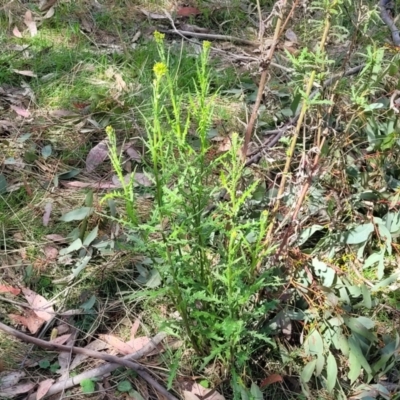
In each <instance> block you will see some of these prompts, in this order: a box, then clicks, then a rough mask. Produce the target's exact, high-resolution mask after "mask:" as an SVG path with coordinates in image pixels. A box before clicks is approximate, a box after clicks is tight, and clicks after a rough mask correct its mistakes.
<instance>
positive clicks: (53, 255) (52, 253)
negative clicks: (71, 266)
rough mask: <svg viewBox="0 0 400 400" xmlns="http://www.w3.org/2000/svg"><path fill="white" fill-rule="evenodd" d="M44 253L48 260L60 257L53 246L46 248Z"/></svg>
mask: <svg viewBox="0 0 400 400" xmlns="http://www.w3.org/2000/svg"><path fill="white" fill-rule="evenodd" d="M43 251H44V254H45V255H46V258H47V260H55V259H56V258H57V256H58V249H57V248H55V247H53V246H44V249H43Z"/></svg>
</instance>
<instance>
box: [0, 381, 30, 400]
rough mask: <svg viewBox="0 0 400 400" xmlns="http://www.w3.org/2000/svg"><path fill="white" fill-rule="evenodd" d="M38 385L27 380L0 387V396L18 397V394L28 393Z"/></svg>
mask: <svg viewBox="0 0 400 400" xmlns="http://www.w3.org/2000/svg"><path fill="white" fill-rule="evenodd" d="M35 386H36V383H32V382H26V383H21V384H20V385H16V386H11V387H8V388H3V387H1V388H0V398H3V399H4V398H10V397H16V395H18V394H22V393H27V392H29V391H30V390H32V389H33V388H34V387H35Z"/></svg>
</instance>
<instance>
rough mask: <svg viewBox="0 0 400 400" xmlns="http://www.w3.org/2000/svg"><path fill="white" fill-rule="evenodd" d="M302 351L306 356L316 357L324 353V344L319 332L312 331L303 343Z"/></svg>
mask: <svg viewBox="0 0 400 400" xmlns="http://www.w3.org/2000/svg"><path fill="white" fill-rule="evenodd" d="M304 349H305V351H306V354H307V355H312V356H315V355H318V354H323V352H324V343H323V341H322V337H321V335H320V334H319V332H318V331H317V330H316V329H314V330H313V331H312V332H311V333H310V334H309V335H308V337H307V339H306V340H305V342H304Z"/></svg>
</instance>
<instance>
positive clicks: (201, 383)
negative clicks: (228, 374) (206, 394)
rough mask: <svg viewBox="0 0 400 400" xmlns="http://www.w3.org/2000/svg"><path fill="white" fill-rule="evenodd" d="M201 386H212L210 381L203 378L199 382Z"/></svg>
mask: <svg viewBox="0 0 400 400" xmlns="http://www.w3.org/2000/svg"><path fill="white" fill-rule="evenodd" d="M199 385H200V386H203V388H206V389H208V388H209V387H210V382H208V381H207V380H206V379H203V380H201V381H200V382H199Z"/></svg>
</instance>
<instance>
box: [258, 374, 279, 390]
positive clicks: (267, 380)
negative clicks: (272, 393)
mask: <svg viewBox="0 0 400 400" xmlns="http://www.w3.org/2000/svg"><path fill="white" fill-rule="evenodd" d="M276 382H283V378H282V376H281V375H279V374H271V375H270V376H267V377H266V378H265V379H263V381H262V382H261V384H260V388H264V387H266V386H268V385H271V384H273V383H276Z"/></svg>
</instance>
